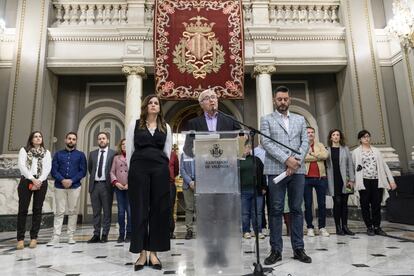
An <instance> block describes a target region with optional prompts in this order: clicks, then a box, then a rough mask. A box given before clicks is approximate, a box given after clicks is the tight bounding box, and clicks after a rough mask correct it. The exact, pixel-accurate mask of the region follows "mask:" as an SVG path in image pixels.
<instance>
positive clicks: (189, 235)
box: [185, 230, 193, 240]
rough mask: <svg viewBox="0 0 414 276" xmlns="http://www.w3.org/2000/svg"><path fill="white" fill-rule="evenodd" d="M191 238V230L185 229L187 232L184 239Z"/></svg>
mask: <svg viewBox="0 0 414 276" xmlns="http://www.w3.org/2000/svg"><path fill="white" fill-rule="evenodd" d="M192 238H193V231H192V230H187V233H186V234H185V239H186V240H191V239H192Z"/></svg>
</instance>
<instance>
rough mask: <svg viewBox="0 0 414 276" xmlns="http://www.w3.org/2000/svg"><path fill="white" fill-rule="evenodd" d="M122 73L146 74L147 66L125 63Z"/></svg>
mask: <svg viewBox="0 0 414 276" xmlns="http://www.w3.org/2000/svg"><path fill="white" fill-rule="evenodd" d="M122 73H124V74H125V75H140V76H145V67H144V66H140V65H135V66H130V65H124V66H122Z"/></svg>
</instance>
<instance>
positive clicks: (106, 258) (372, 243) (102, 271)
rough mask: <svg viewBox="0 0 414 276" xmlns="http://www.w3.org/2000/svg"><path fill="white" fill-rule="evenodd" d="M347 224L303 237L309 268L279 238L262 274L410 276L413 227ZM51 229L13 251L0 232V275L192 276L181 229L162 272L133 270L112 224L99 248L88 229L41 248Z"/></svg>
mask: <svg viewBox="0 0 414 276" xmlns="http://www.w3.org/2000/svg"><path fill="white" fill-rule="evenodd" d="M350 226H351V228H352V229H353V230H356V232H357V235H356V236H353V237H350V236H336V235H333V234H332V235H331V236H330V237H328V238H324V237H321V236H316V237H307V236H305V238H304V239H305V247H306V252H307V253H308V254H309V255H310V256H311V257H312V259H313V262H312V264H303V263H300V262H298V261H296V260H293V259H292V249H291V245H290V241H289V238H288V237H287V236H284V237H283V241H284V246H285V248H284V251H283V260H282V261H281V262H278V263H277V264H276V265H275V266H272V267H267V266H264V267H265V269H266V271H265V275H284V276H285V275H286V276H288V275H291V276H296V275H297V276H299V275H330V276H331V275H352V276H358V275H367V276H369V275H414V261H413V260H414V226H409V225H403V224H394V223H388V222H384V223H383V229H384V230H385V231H386V232H387V234H388V236H384V237H383V236H374V237H369V236H367V235H366V234H365V233H364V231H365V228H364V226H363V225H362V224H361V222H357V221H352V222H350ZM327 228H328V230H329V231H330V232H331V233H333V231H334V229H333V221H332V219H328V227H327ZM51 233H52V229H42V230H41V233H40V237H39V243H40V244H39V245H38V247H37V248H36V249H29V248H27V247H26V248H25V249H23V250H19V251H16V250H15V248H14V246H15V233H14V232H3V233H0V275H2V276H5V275H42V276H46V275H66V276H69V275H82V276H85V275H91V276H92V275H99V276H100V275H148V276H151V275H196V272H195V271H194V264H193V256H194V245H195V240H185V239H183V237H184V235H185V229H184V226H183V225H182V223H181V222H178V223H177V230H176V234H177V239H174V240H172V241H171V251H169V252H164V253H160V254H159V257H160V259H161V260H162V262H163V270H162V271H155V270H153V269H151V268H150V267H145V268H144V269H143V270H141V271H139V272H134V271H133V265H132V264H133V262H134V261H135V259H136V258H137V255H135V254H131V253H129V252H128V248H129V244H125V243H123V244H118V243H116V238H117V234H116V233H117V229H116V225H113V227H112V230H111V235H110V241H109V242H108V243H105V244H93V245H92V244H87V243H86V240H87V239H89V238H90V234H91V233H92V226H90V225H83V226H79V227H78V231H77V235H76V237H75V238H76V240H77V241H78V242H77V243H76V244H75V245H68V244H67V243H65V239H62V242H61V243H60V244H59V245H58V246H55V247H47V246H46V243H47V242H48V241H49V239H50V236H51ZM260 251H261V252H260V256H261V258H260V260H261V262H262V263H263V260H264V258H265V257H266V256H267V255H268V253H269V251H270V247H269V238H268V237H266V238H265V239H264V240H260ZM255 256H256V254H255V243H254V240H253V239H250V240H243V262H244V266H243V274H245V275H248V274H249V273H252V269H253V265H252V264H253V263H254V261H255Z"/></svg>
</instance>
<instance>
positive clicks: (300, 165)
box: [260, 86, 312, 265]
mask: <svg viewBox="0 0 414 276" xmlns="http://www.w3.org/2000/svg"><path fill="white" fill-rule="evenodd" d="M273 101H274V104H275V106H276V111H275V112H273V113H271V114H269V115H265V116H263V117H262V118H261V121H260V131H261V132H263V134H266V135H267V136H269V137H272V138H273V139H275V140H276V141H279V142H281V143H283V144H285V145H287V146H289V147H291V148H292V149H295V150H297V151H299V152H300V154H299V155H298V154H295V153H293V152H292V151H291V150H289V149H286V148H284V147H282V146H280V145H278V144H276V143H274V142H273V141H271V140H270V139H268V138H266V137H264V136H261V144H262V145H263V148H264V150H265V151H266V158H265V164H264V174H265V175H267V176H268V183H269V193H270V206H271V208H270V218H269V225H270V245H271V248H272V249H271V254H270V255H269V256H268V257H267V258H266V259H265V261H264V263H265V265H273V264H275V263H276V262H278V261H281V260H282V250H283V241H282V215H283V209H284V203H285V195H286V191H287V194H288V197H289V209H290V215H291V223H292V225H291V227H292V231H291V242H292V248H293V251H294V255H293V257H294V258H295V259H298V260H299V261H301V262H304V263H311V262H312V259H311V258H310V257H309V256H307V255H306V254H305V250H304V243H303V213H302V201H303V192H304V184H305V166H304V160H305V155H306V153H307V151H308V147H309V142H308V137H307V133H306V122H305V119H304V118H303V117H302V116H300V115H297V114H292V113H290V112H289V105H290V103H291V98H290V95H289V89H288V88H287V87H285V86H279V87H277V88H276V91H275V93H274V97H273ZM285 171H286V175H287V177H286V178H284V179H283V180H282V181H280V182H279V183H277V184H274V183H273V179H274V178H275V177H276V176H277V175H279V174H281V173H283V172H285Z"/></svg>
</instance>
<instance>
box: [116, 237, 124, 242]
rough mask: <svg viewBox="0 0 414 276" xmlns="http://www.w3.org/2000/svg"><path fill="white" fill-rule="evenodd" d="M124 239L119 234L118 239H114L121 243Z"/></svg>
mask: <svg viewBox="0 0 414 276" xmlns="http://www.w3.org/2000/svg"><path fill="white" fill-rule="evenodd" d="M124 241H125V239H124V237H122V236H119V237H118V239H117V240H116V242H117V243H123V242H124Z"/></svg>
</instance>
